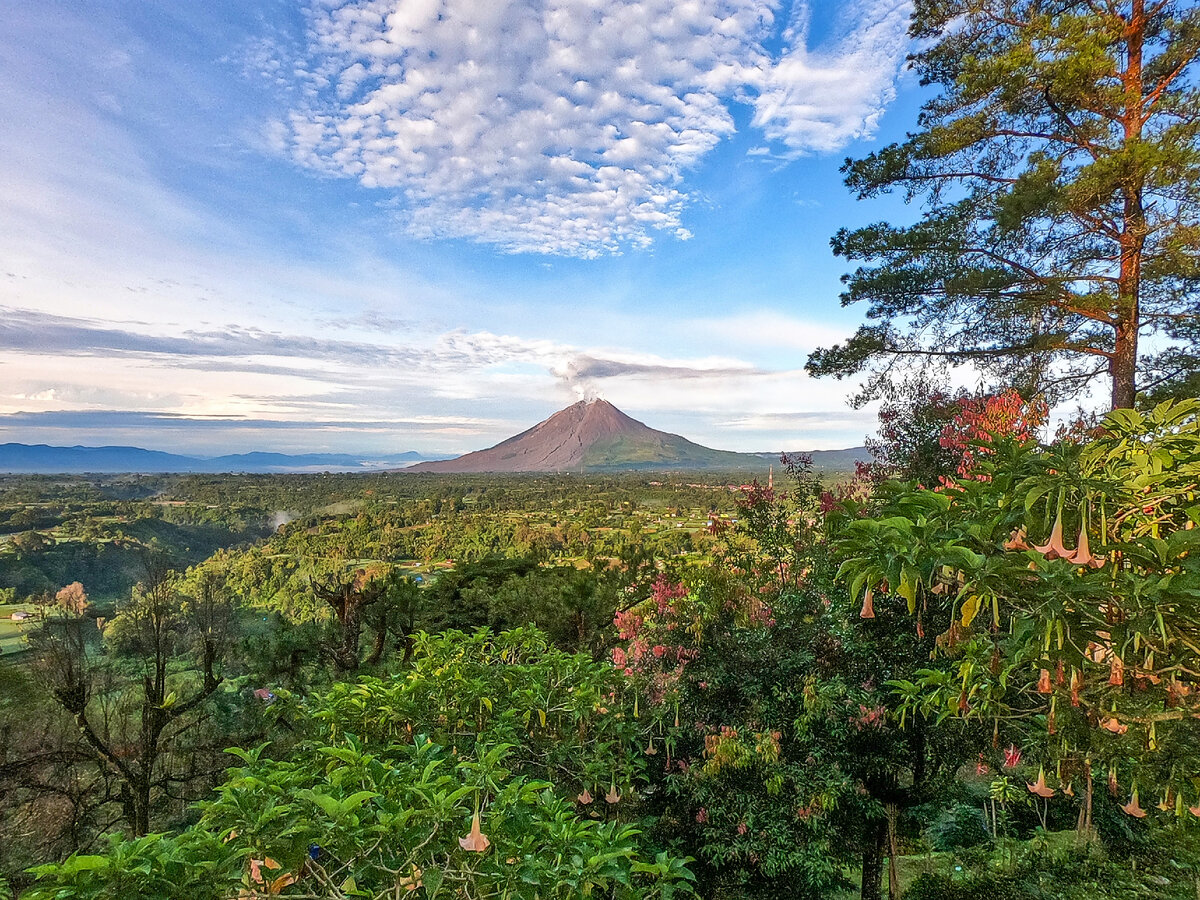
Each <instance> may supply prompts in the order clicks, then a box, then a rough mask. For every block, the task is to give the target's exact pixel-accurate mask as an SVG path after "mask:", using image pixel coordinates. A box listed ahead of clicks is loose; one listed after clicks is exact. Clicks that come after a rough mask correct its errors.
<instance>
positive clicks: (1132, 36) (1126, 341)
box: [1109, 0, 1147, 409]
mask: <svg viewBox="0 0 1200 900" xmlns="http://www.w3.org/2000/svg"><path fill="white" fill-rule="evenodd" d="M1146 28H1147V19H1146V9H1145V0H1133V4H1132V9H1131V12H1130V18H1129V22H1128V24H1127V26H1126V35H1127V42H1128V54H1127V57H1126V64H1125V71H1124V72H1122V73H1121V81H1122V83H1123V87H1124V90H1125V109H1124V116H1123V123H1122V124H1123V125H1124V131H1125V135H1124V138H1125V139H1124V143H1125V145H1126V146H1128V145H1130V144H1135V143H1136V142H1137V141H1139V140H1141V137H1142V129H1143V127H1144V101H1143V87H1144V84H1143V77H1142V46H1143V41H1144V39H1145V34H1146ZM1144 191H1145V176H1144V175H1142V174H1141V173H1140V172H1138V171H1137V167H1136V166H1134V167H1133V171H1132V172H1131V173H1130V175H1129V181H1128V183H1126V184H1125V185H1124V186H1123V187H1122V193H1123V194H1124V205H1123V209H1122V211H1121V220H1122V221H1121V234H1120V249H1121V264H1120V265H1121V267H1120V272H1119V274H1118V276H1117V309H1116V317H1115V321H1114V322H1113V327H1114V329H1115V330H1116V335H1115V340H1114V342H1113V355H1112V358H1111V359H1110V360H1109V372H1110V373H1111V375H1112V408H1113V409H1129V408H1132V406H1133V403H1134V400H1135V399H1136V397H1137V363H1138V332H1139V330H1140V326H1141V294H1142V253H1143V251H1144V250H1145V248H1146V210H1145V207H1144V205H1143V195H1144Z"/></svg>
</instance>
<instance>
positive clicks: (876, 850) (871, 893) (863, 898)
mask: <svg viewBox="0 0 1200 900" xmlns="http://www.w3.org/2000/svg"><path fill="white" fill-rule="evenodd" d="M870 829H871V830H870V831H869V832H868V833H867V842H866V845H865V846H864V847H863V852H862V890H861V891H860V892H859V898H860V900H879V894H880V892H881V891H882V890H883V843H884V839H885V838H886V837H887V825H886V824H885V823H884V822H873V823H871V825H870Z"/></svg>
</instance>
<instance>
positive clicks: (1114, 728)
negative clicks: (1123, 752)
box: [1100, 716, 1129, 734]
mask: <svg viewBox="0 0 1200 900" xmlns="http://www.w3.org/2000/svg"><path fill="white" fill-rule="evenodd" d="M1100 727H1101V728H1103V729H1104V730H1105V731H1111V732H1112V733H1113V734H1124V733H1125V732H1127V731H1128V730H1129V726H1128V725H1125V724H1123V723H1121V722H1119V721H1118V720H1117V718H1116V717H1115V716H1107V717H1105V718H1103V719H1101V720H1100Z"/></svg>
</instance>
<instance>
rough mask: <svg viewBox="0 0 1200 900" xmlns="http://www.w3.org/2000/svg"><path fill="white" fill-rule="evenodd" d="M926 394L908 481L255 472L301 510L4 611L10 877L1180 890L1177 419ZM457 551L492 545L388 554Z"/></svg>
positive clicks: (286, 884) (1191, 416) (26, 881)
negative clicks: (13, 641) (19, 640)
mask: <svg viewBox="0 0 1200 900" xmlns="http://www.w3.org/2000/svg"><path fill="white" fill-rule="evenodd" d="M951 406H952V407H953V409H951V410H950V411H949V412H948V413H947V414H946V415H945V416H943V417H942V419H943V421H944V422H947V423H949V424H948V426H946V425H943V426H939V427H941V429H942V430H941V432H940V436H939V438H938V442H939V446H942V447H943V449H946V450H947V451H948V453H947V454H945V455H944V456H943V458H941V459H940V460H938V459H935V460H933V462H929V460H928V458H927V457H924V456H919V457H918V458H920V459H925V460H926V463H925V464H927V465H931V466H935V467H936V466H938V465H941V466H943V470H942V472H941V474H940V475H937V474H936V473H934V472H933V471H932V470H930V471H927V472H924V473H923V474H922V476H921V477H920V478H918V479H916V480H909V481H904V480H897V479H896V477H895V476H894V475H893V476H892V477H887V473H884V472H879V471H878V470H877V471H876V472H874V473H861V474H860V477H858V478H856V479H853V480H848V481H842V482H840V483H833V484H830V483H823V482H822V481H821V480H819V479H818V478H817V477H815V476H814V475H813V474H812V473H811V472H810V471H809V470H808V469H807V467H806V466H805V465H804V463H803V461H802V460H800V461H796V460H793V461H789V463H788V465H787V467H786V468H787V471H786V472H781V473H780V479H779V480H780V482H781V483H783V482H784V481H786V490H776V489H774V488H772V487H768V486H764V485H759V484H752V485H748V486H746V487H745V489H739V490H735V491H730V490H729V487H728V485H727V484H725V483H721V482H714V483H713V484H709V485H703V484H701V483H699V482H693V483H691V484H689V483H686V482H681V483H678V484H672V483H666V484H663V483H645V484H644V485H642V486H641V487H640V490H641V491H642V492H643V493H642V494H641V495H640V496H639V494H638V490H639V488H638V487H637V485H636V483H635V482H633V481H629V480H623V479H612V480H609V481H604V482H593V483H591V484H590V485H589V486H588V488H587V489H586V490H580V491H579V493H578V494H575V495H573V494H572V493H571V492H570V490H569V488H572V487H574V486H576V485H578V484H579V482H578V481H573V480H571V479H566V478H564V479H538V478H534V479H528V480H514V481H505V480H500V481H496V482H494V483H492V484H487V483H485V482H484V481H483V480H480V481H479V482H474V483H472V484H470V485H468V484H466V483H464V482H461V481H460V482H455V481H454V480H452V479H451V480H441V479H433V478H431V479H421V480H419V481H406V480H404V479H403V476H396V483H395V484H392V483H391V481H390V480H389V479H387V478H385V477H383V476H368V477H366V478H364V479H362V480H358V479H339V488H338V490H345V491H346V493H345V494H344V495H343V496H341V497H340V498H339V497H336V496H333V495H331V494H330V493H329V492H327V489H326V487H325V486H324V484H323V482H322V480H321V479H314V480H312V481H311V482H310V483H309V485H307V486H306V485H302V484H299V483H297V482H295V481H293V480H291V478H290V477H288V476H279V477H278V478H277V479H261V480H255V481H254V482H253V483H252V487H253V490H256V491H258V492H260V496H261V497H262V498H264V499H269V500H271V501H274V500H276V499H277V498H278V496H279V494H280V492H283V491H289V492H292V498H293V500H294V501H296V505H297V506H301V505H303V507H304V509H303V511H302V514H300V515H299V516H298V517H297V518H295V519H293V520H292V521H290V522H288V523H286V524H284V525H283V526H282V527H280V528H279V530H278V531H274V532H270V531H268V532H267V535H268V536H266V537H263V538H261V539H260V540H258V541H256V542H253V543H244V544H242V545H241V546H234V547H227V548H223V549H218V550H217V551H216V552H214V553H213V554H211V555H210V556H209V557H207V558H206V559H204V560H202V561H201V562H199V563H197V564H195V565H192V566H190V567H183V566H180V565H179V564H178V563H174V564H172V563H171V561H170V559H169V558H168V556H167V555H166V552H165V551H164V550H163V548H162V547H161V546H156V545H154V544H152V543H151V544H147V545H146V546H144V547H140V548H139V549H138V550H137V553H138V554H140V556H139V565H140V566H141V573H140V577H139V580H138V582H137V583H136V585H134V586H133V587H132V588H131V589H130V592H129V594H128V595H127V596H126V597H125V598H123V599H121V600H120V602H118V603H116V604H115V605H113V606H110V605H109V604H108V603H106V602H104V601H99V602H97V601H94V600H92V599H91V598H90V597H89V595H88V591H87V586H86V585H85V584H83V583H80V584H67V585H63V586H62V587H61V588H60V589H58V590H56V591H54V592H52V593H50V594H49V595H47V596H42V597H40V598H39V597H34V598H32V599H33V600H35V601H38V602H36V603H34V604H33V605H32V607H30V608H32V609H34V610H35V611H36V616H37V618H36V621H34V622H33V624H31V625H30V624H23V625H22V627H23V628H24V629H25V636H27V637H28V639H29V648H28V649H27V650H26V651H25V652H24V653H21V654H17V655H16V656H14V657H13V660H14V661H13V663H11V664H9V665H7V666H5V667H3V668H2V669H0V676H2V677H3V679H4V690H3V693H2V695H0V696H2V699H0V725H2V729H3V730H2V732H0V733H2V734H3V736H4V741H3V751H4V757H3V760H2V762H0V779H3V781H4V787H5V791H4V794H3V797H4V799H3V801H2V802H3V804H4V809H5V814H4V816H3V819H2V821H3V825H2V826H0V827H2V828H3V830H4V835H3V838H4V840H3V842H2V843H0V848H2V849H0V859H2V860H3V863H4V866H5V870H6V872H7V877H8V878H9V880H10V881H11V882H12V883H13V884H14V885H17V886H20V887H21V888H22V889H23V890H24V892H25V895H27V896H29V897H60V898H66V897H116V896H121V897H137V896H145V897H164V896H167V897H180V898H183V897H205V896H211V897H229V896H234V895H238V894H239V892H240V893H241V895H242V896H270V895H274V894H278V895H282V896H298V897H303V896H308V897H353V896H366V897H379V898H382V897H392V896H408V895H409V894H417V895H419V893H418V892H420V891H424V893H425V895H428V896H437V895H440V894H445V895H446V896H471V897H488V896H495V897H503V896H510V897H515V896H530V897H535V896H537V897H549V896H559V895H561V896H576V895H578V894H596V895H602V896H628V897H653V896H659V895H661V896H663V897H667V896H671V895H673V894H676V893H683V894H688V893H696V894H698V895H700V896H704V897H712V898H733V897H764V898H765V897H777V896H783V895H785V894H786V895H788V896H802V897H803V896H810V897H837V896H850V895H857V896H861V897H870V898H873V900H874V898H878V897H879V896H880V895H881V894H882V893H884V892H885V891H886V892H887V893H888V894H889V895H891V896H899V895H900V894H901V893H902V892H903V893H904V894H905V896H909V897H917V898H933V897H970V896H980V895H981V894H983V893H985V892H992V893H999V895H1000V896H1011V897H1025V896H1028V897H1044V896H1061V897H1084V896H1112V897H1118V896H1120V897H1124V896H1131V895H1140V896H1152V897H1153V896H1156V897H1189V898H1190V897H1193V896H1195V891H1196V885H1197V883H1198V882H1197V878H1198V876H1200V856H1197V855H1196V852H1195V851H1196V849H1197V848H1196V829H1195V826H1194V825H1192V822H1193V821H1194V820H1195V818H1196V815H1197V814H1200V794H1197V791H1198V790H1200V756H1198V755H1197V753H1196V747H1197V746H1200V742H1198V741H1197V737H1198V735H1196V733H1195V728H1196V725H1195V722H1196V721H1197V719H1196V716H1195V703H1196V697H1197V694H1196V684H1197V679H1200V670H1198V669H1197V666H1196V663H1195V660H1196V656H1197V647H1200V635H1197V634H1196V633H1195V630H1196V629H1197V628H1200V618H1198V617H1197V615H1196V612H1195V609H1196V607H1197V601H1198V600H1200V578H1198V577H1197V571H1196V565H1197V563H1195V562H1194V561H1193V556H1194V551H1195V549H1196V548H1195V547H1193V544H1194V542H1195V540H1197V538H1195V535H1196V534H1197V533H1200V530H1198V529H1196V528H1195V527H1194V525H1195V524H1196V523H1197V522H1198V521H1200V501H1197V500H1196V498H1195V493H1194V492H1195V487H1194V486H1195V484H1196V483H1198V476H1200V402H1198V401H1188V402H1183V403H1175V404H1171V403H1167V404H1163V405H1160V406H1159V407H1156V408H1150V409H1146V410H1144V411H1139V412H1135V411H1124V412H1117V413H1114V414H1113V415H1111V416H1110V417H1109V418H1108V419H1107V420H1106V421H1105V422H1104V423H1103V426H1102V428H1101V429H1099V430H1096V431H1093V432H1088V433H1085V432H1076V433H1073V434H1071V435H1066V436H1064V437H1063V438H1061V439H1060V440H1058V441H1056V442H1055V443H1053V444H1050V445H1041V444H1039V443H1038V442H1037V441H1036V440H1035V439H1034V438H1033V433H1034V427H1033V425H1034V424H1036V423H1034V422H1033V421H1032V420H1033V419H1036V416H1037V415H1038V409H1037V407H1036V405H1029V404H1021V403H1012V402H1009V401H1008V400H1005V399H1004V398H1000V399H998V400H997V401H996V402H994V403H989V404H984V405H974V406H972V405H971V404H966V405H964V404H962V403H957V402H956V403H952V404H951ZM947 428H948V429H949V430H947ZM996 433H1000V434H1003V435H1005V436H1004V437H998V436H996ZM893 438H895V435H893ZM901 443H902V442H899V441H898V439H894V440H892V445H891V447H892V451H893V452H898V450H897V448H898V447H899V446H900V445H901ZM887 457H888V454H887V453H881V458H882V459H884V460H885V461H886V459H887ZM867 476H871V477H867ZM275 482H278V484H276V483H275ZM925 483H934V484H936V489H931V488H929V487H927V486H925ZM189 485H190V487H188V486H189ZM368 485H369V486H368ZM168 487H169V489H170V490H171V491H173V492H175V493H174V494H173V495H172V497H173V498H174V497H179V496H180V495H181V493H182V491H183V490H184V489H185V488H186V489H189V490H193V491H196V492H197V493H199V492H202V491H206V492H212V493H217V492H226V494H231V493H232V492H234V491H236V492H238V493H239V494H240V495H241V496H253V495H252V494H251V493H250V491H249V490H247V487H248V486H247V485H244V484H239V483H238V479H203V480H197V481H188V480H184V481H182V482H172V483H170V484H164V485H161V486H160V488H162V489H164V490H165V489H166V488H168ZM305 487H307V489H309V490H311V491H312V494H311V496H310V499H309V500H307V501H303V500H302V497H303V490H302V488H305ZM554 487H557V488H558V489H559V490H560V491H561V493H560V494H558V495H557V496H556V495H555V494H554V493H553V488H554ZM347 488H348V489H347ZM272 491H274V492H275V493H274V494H272ZM400 492H410V494H411V495H410V496H407V497H404V496H400ZM418 493H419V494H421V496H415V494H418ZM162 497H163V494H158V495H154V496H153V497H152V498H147V499H146V500H144V501H143V502H147V503H151V504H155V505H158V506H160V507H162V506H163V504H162V503H161V500H162ZM467 498H473V499H470V500H468V499H467ZM533 498H537V499H533ZM689 501H690V502H689ZM172 502H177V501H175V500H174V499H172ZM538 503H541V504H542V505H541V506H540V507H538V506H537V504H538ZM210 505H211V506H212V507H213V508H212V509H211V510H210V509H209V507H210ZM268 505H271V504H270V503H263V504H262V507H261V508H263V509H265V508H266V506H268ZM165 508H166V509H172V510H176V511H178V510H181V509H186V506H166V507H165ZM204 508H205V510H206V515H208V516H209V517H210V518H212V519H214V520H219V519H220V510H221V507H220V505H219V504H209V503H208V502H207V501H206V502H205V503H204ZM246 508H247V507H243V508H241V509H240V510H239V512H238V515H239V517H245V516H246V515H247V514H246ZM435 510H436V511H435ZM173 515H179V513H178V512H175V513H173ZM66 521H68V519H66V518H64V523H65V522H66ZM676 525H683V526H684V527H683V528H677V527H675V526H676ZM69 528H70V526H68V530H69ZM468 533H473V534H474V535H478V534H481V533H489V534H494V535H500V536H501V538H500V540H501V547H500V548H499V549H501V550H507V551H508V555H505V554H504V553H497V552H494V551H495V549H496V548H494V547H492V546H488V545H487V544H486V543H482V544H481V543H479V542H476V545H474V546H473V548H472V549H469V550H467V552H466V553H465V554H464V556H465V558H458V559H453V560H452V561H451V560H450V559H446V558H439V557H440V554H430V555H429V557H428V558H422V557H421V555H420V554H419V553H414V549H417V548H419V547H421V546H425V547H429V546H434V544H432V543H425V544H422V543H421V542H432V541H434V540H442V539H443V536H444V535H456V536H457V537H456V538H455V539H461V536H462V535H465V534H468ZM681 534H682V535H686V540H681V539H680V537H679V536H680V535H681ZM518 535H520V537H518ZM414 536H417V537H414ZM472 540H475V538H474V537H473V538H472ZM523 541H524V542H526V543H522V542H523ZM506 542H511V543H506ZM131 552H133V549H132V548H131ZM418 579H420V580H419V581H418ZM230 747H232V748H233V749H232V750H229V751H228V752H227V748H230ZM230 753H232V754H233V756H230ZM106 834H109V835H114V836H113V837H108V838H106V837H104V835H106ZM53 860H59V861H58V862H54V861H53ZM35 864H37V865H35ZM30 866H33V868H29V867H30Z"/></svg>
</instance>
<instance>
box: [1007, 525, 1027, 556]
mask: <svg viewBox="0 0 1200 900" xmlns="http://www.w3.org/2000/svg"><path fill="white" fill-rule="evenodd" d="M1004 549H1005V550H1028V549H1029V544H1027V543H1026V542H1025V527H1024V526H1022V527H1020V528H1015V529H1013V533H1012V535H1010V536H1009V539H1008V540H1007V541H1005V542H1004Z"/></svg>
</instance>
